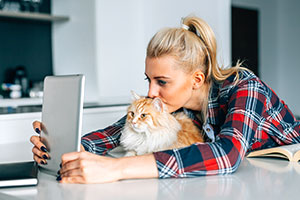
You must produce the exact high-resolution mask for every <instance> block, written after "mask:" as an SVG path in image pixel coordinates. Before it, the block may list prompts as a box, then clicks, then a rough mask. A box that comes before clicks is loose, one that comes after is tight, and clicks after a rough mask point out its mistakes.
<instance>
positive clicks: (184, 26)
mask: <svg viewBox="0 0 300 200" xmlns="http://www.w3.org/2000/svg"><path fill="white" fill-rule="evenodd" d="M181 28H183V29H185V30H187V31H188V30H189V29H190V27H189V26H187V25H185V24H181Z"/></svg>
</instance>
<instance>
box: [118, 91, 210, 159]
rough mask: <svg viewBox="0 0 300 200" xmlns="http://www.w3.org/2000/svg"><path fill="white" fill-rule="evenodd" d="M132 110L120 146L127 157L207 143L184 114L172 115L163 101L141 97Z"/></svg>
mask: <svg viewBox="0 0 300 200" xmlns="http://www.w3.org/2000/svg"><path fill="white" fill-rule="evenodd" d="M132 94H133V96H134V98H135V100H134V101H133V103H132V104H131V105H130V106H129V107H128V112H127V119H126V124H125V126H124V129H123V130H122V134H121V138H120V144H121V145H122V146H123V148H124V149H125V150H126V154H125V156H135V155H143V154H147V153H152V152H156V151H162V150H167V149H174V148H181V147H186V146H189V145H192V144H194V143H197V142H200V143H203V142H204V139H203V137H202V134H201V133H200V130H199V129H198V128H197V127H196V126H195V125H194V123H193V122H192V120H191V119H190V118H189V117H188V116H186V115H185V114H184V113H183V112H180V113H177V114H174V115H172V114H170V113H169V112H168V110H167V108H166V106H165V105H164V104H163V102H162V100H161V99H160V98H154V99H150V98H145V97H140V96H138V95H137V94H135V93H134V92H132Z"/></svg>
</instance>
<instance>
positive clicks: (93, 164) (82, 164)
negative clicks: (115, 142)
mask: <svg viewBox="0 0 300 200" xmlns="http://www.w3.org/2000/svg"><path fill="white" fill-rule="evenodd" d="M60 175H61V176H60V177H59V178H58V180H60V182H62V183H105V182H114V181H118V180H121V179H133V178H135V179H136V178H156V177H158V171H157V167H156V164H155V159H154V156H153V154H148V155H143V156H134V157H123V158H110V157H104V156H98V155H95V154H92V153H89V152H72V153H67V154H64V155H63V156H62V167H61V170H60Z"/></svg>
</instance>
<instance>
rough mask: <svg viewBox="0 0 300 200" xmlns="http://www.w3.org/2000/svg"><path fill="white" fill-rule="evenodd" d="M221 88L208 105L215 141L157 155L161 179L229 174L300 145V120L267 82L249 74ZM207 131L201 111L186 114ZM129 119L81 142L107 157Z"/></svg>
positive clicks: (215, 89)
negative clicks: (260, 152)
mask: <svg viewBox="0 0 300 200" xmlns="http://www.w3.org/2000/svg"><path fill="white" fill-rule="evenodd" d="M240 75H241V78H240V80H239V81H238V83H237V84H236V85H234V84H233V82H234V76H230V77H229V78H228V79H227V80H225V81H224V82H222V83H216V82H214V83H213V85H212V88H211V90H210V95H209V101H208V119H207V124H208V125H207V124H205V125H203V127H210V128H211V130H206V128H205V129H204V131H205V132H206V133H207V134H208V133H210V138H212V141H211V142H206V143H196V144H193V145H191V146H188V147H185V148H181V149H172V150H166V151H161V152H155V153H154V157H155V159H156V164H157V168H158V171H159V177H160V178H168V177H192V176H199V175H213V174H227V173H232V172H234V171H236V170H237V168H238V166H239V165H240V163H241V161H242V160H243V158H244V156H245V154H246V153H247V152H249V151H253V150H257V149H262V148H270V147H274V146H278V145H284V144H294V143H299V142H300V121H297V120H296V119H295V117H294V115H293V114H292V112H291V111H290V110H289V108H288V107H287V105H286V104H285V103H284V102H283V101H282V100H280V99H279V98H278V96H277V95H276V94H275V92H274V91H273V90H272V89H271V88H270V87H268V86H267V85H266V84H265V83H264V82H263V81H261V80H260V79H259V78H258V77H256V76H255V75H254V74H253V73H250V72H248V71H242V72H240ZM184 111H185V112H186V113H187V114H188V116H189V117H191V118H192V119H193V120H194V122H195V124H196V125H198V126H200V127H202V125H201V122H200V121H199V120H198V118H197V117H196V114H197V113H196V112H195V111H192V110H184ZM125 120H126V116H125V117H123V118H122V119H121V120H119V121H118V122H116V123H115V124H113V125H111V126H109V127H107V128H105V129H102V130H98V131H95V132H92V133H89V134H87V135H85V136H84V137H83V138H82V144H83V146H84V147H85V149H86V150H87V151H90V152H93V153H96V154H99V155H105V154H106V153H107V151H108V150H110V149H113V148H114V147H116V146H118V145H119V138H120V134H121V130H122V128H123V126H124V124H125Z"/></svg>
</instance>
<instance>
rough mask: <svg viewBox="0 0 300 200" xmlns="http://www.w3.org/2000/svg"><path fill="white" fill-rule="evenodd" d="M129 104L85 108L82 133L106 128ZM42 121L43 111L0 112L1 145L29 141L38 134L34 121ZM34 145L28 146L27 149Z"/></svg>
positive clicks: (122, 114) (119, 117)
mask: <svg viewBox="0 0 300 200" xmlns="http://www.w3.org/2000/svg"><path fill="white" fill-rule="evenodd" d="M127 106H128V105H120V106H108V107H106V106H105V107H101V106H99V107H93V108H85V109H83V117H82V135H83V134H86V133H88V132H91V131H95V130H98V129H102V128H105V127H107V126H109V125H111V124H112V123H114V122H116V121H118V120H119V119H121V118H122V117H123V116H124V115H125V114H126V110H127ZM35 120H38V121H41V112H33V113H17V114H0V145H2V144H10V143H24V142H25V143H26V142H27V143H29V138H30V137H31V136H32V135H37V133H35V132H34V130H33V128H32V122H33V121H35ZM30 147H31V148H32V145H30V144H29V145H28V146H26V148H27V149H25V150H26V151H27V150H28V151H29V150H30V149H29V148H30Z"/></svg>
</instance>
